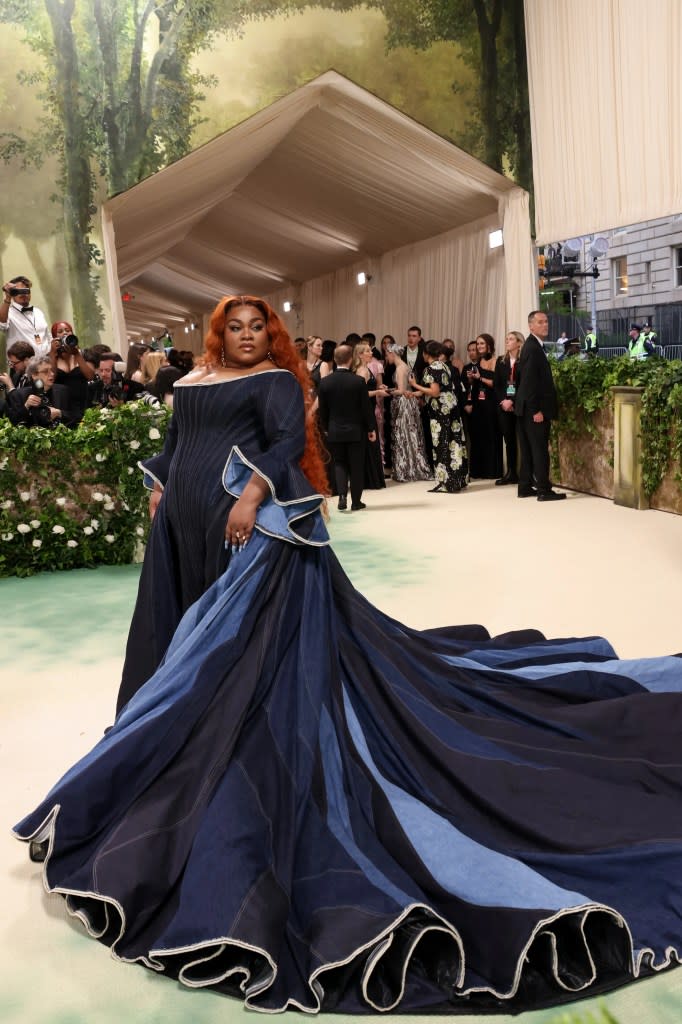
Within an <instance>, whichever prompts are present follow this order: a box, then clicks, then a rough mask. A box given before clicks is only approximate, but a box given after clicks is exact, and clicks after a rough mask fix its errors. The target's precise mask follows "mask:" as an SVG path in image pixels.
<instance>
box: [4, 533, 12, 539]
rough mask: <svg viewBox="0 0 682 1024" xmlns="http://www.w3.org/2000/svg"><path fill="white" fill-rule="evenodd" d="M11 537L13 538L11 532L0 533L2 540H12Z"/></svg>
mask: <svg viewBox="0 0 682 1024" xmlns="http://www.w3.org/2000/svg"><path fill="white" fill-rule="evenodd" d="M13 538H14V534H13V533H3V535H2V539H3V540H13Z"/></svg>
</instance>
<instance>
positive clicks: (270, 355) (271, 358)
mask: <svg viewBox="0 0 682 1024" xmlns="http://www.w3.org/2000/svg"><path fill="white" fill-rule="evenodd" d="M268 359H269V360H270V362H271V363H274V361H275V360H274V359H273V357H272V352H268Z"/></svg>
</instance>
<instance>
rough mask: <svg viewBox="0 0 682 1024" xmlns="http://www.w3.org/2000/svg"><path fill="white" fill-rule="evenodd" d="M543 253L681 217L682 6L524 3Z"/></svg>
mask: <svg viewBox="0 0 682 1024" xmlns="http://www.w3.org/2000/svg"><path fill="white" fill-rule="evenodd" d="M525 10H526V40H527V48H528V68H529V86H530V110H531V129H532V138H533V171H534V181H535V223H536V239H537V241H538V243H539V244H543V243H547V242H556V241H561V240H562V239H565V238H571V237H574V236H579V235H583V234H589V233H592V232H595V231H603V230H607V229H609V228H614V227H619V226H624V225H628V224H636V223H639V222H641V221H645V220H653V219H654V218H657V217H665V216H669V215H670V214H677V213H680V212H682V143H681V142H680V124H681V123H682V75H681V74H680V53H681V52H682V5H681V4H680V0H655V2H653V3H649V4H643V3H642V0H608V2H607V0H571V2H570V3H566V2H561V3H558V2H555V3H547V0H525Z"/></svg>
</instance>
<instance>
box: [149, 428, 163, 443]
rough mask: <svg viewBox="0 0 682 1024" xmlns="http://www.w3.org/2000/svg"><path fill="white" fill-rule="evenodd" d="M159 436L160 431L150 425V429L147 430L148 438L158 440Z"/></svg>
mask: <svg viewBox="0 0 682 1024" xmlns="http://www.w3.org/2000/svg"><path fill="white" fill-rule="evenodd" d="M160 437H161V431H159V430H157V429H156V427H152V428H151V430H150V431H149V440H150V441H158V440H159V438H160Z"/></svg>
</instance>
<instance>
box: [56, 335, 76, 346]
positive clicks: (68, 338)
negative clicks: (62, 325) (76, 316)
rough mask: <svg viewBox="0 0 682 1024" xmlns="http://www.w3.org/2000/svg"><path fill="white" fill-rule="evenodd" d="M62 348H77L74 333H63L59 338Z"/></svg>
mask: <svg viewBox="0 0 682 1024" xmlns="http://www.w3.org/2000/svg"><path fill="white" fill-rule="evenodd" d="M59 343H60V345H61V347H62V348H78V338H77V337H76V335H75V334H65V335H64V337H63V338H60V339H59Z"/></svg>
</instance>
